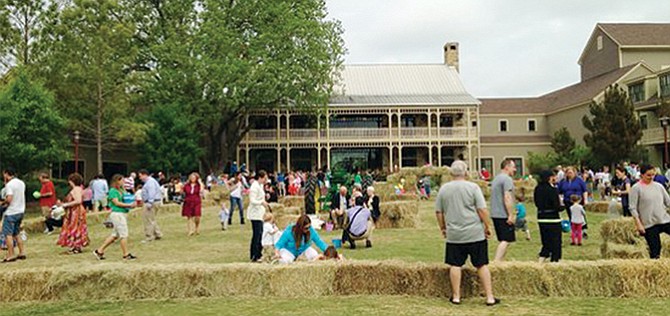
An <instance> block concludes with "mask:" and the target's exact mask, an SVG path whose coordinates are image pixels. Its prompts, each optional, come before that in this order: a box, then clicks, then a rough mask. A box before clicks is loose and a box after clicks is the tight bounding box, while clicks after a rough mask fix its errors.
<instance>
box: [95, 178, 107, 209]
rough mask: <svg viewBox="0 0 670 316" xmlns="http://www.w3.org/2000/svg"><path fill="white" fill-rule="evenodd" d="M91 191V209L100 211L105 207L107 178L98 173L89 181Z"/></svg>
mask: <svg viewBox="0 0 670 316" xmlns="http://www.w3.org/2000/svg"><path fill="white" fill-rule="evenodd" d="M91 191H92V192H93V210H94V211H102V210H104V209H106V208H107V192H109V187H108V186H107V180H105V175H103V174H99V175H97V176H96V177H95V179H93V181H92V182H91Z"/></svg>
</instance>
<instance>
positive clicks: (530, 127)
mask: <svg viewBox="0 0 670 316" xmlns="http://www.w3.org/2000/svg"><path fill="white" fill-rule="evenodd" d="M528 131H529V132H535V131H537V122H536V121H535V120H528Z"/></svg>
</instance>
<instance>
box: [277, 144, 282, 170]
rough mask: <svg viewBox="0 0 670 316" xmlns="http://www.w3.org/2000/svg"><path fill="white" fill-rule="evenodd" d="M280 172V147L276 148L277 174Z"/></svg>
mask: <svg viewBox="0 0 670 316" xmlns="http://www.w3.org/2000/svg"><path fill="white" fill-rule="evenodd" d="M280 171H281V147H277V172H280Z"/></svg>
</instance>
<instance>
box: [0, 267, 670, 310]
mask: <svg viewBox="0 0 670 316" xmlns="http://www.w3.org/2000/svg"><path fill="white" fill-rule="evenodd" d="M490 268H491V273H492V277H493V290H494V293H495V294H496V295H499V296H506V297H526V296H533V297H670V277H669V276H668V273H667V271H669V270H670V260H660V261H652V260H648V259H647V260H626V261H624V260H606V261H590V262H561V263H559V264H544V265H542V264H538V263H533V262H508V263H504V264H497V265H491V266H490ZM296 280H297V281H296ZM462 284H463V290H462V295H463V297H465V298H471V297H476V296H480V295H481V292H482V289H481V288H480V285H479V282H478V279H477V275H476V272H475V270H474V269H471V268H466V269H464V274H463V281H462ZM17 289H20V290H17ZM240 295H242V296H265V297H292V298H305V297H320V296H328V295H411V296H422V297H439V298H447V297H449V296H450V295H451V290H450V285H449V269H448V267H447V266H446V265H444V264H423V263H404V262H395V261H385V262H367V261H360V262H356V261H349V262H341V263H337V262H319V263H298V264H294V265H288V266H277V265H251V264H197V263H195V264H194V263H189V264H169V265H168V264H151V265H143V264H133V265H127V264H121V263H100V264H96V265H89V266H82V267H78V268H77V269H72V268H71V267H60V268H33V269H16V270H14V269H12V270H7V271H4V272H3V274H2V278H0V301H2V302H24V301H59V300H63V301H80V300H86V301H91V300H136V299H161V300H162V299H185V298H202V297H208V298H211V297H230V296H240Z"/></svg>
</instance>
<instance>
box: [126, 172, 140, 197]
mask: <svg viewBox="0 0 670 316" xmlns="http://www.w3.org/2000/svg"><path fill="white" fill-rule="evenodd" d="M136 178H137V174H135V173H134V172H131V173H130V175H129V176H128V177H127V178H123V188H124V189H125V190H126V192H130V193H135V179H136Z"/></svg>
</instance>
